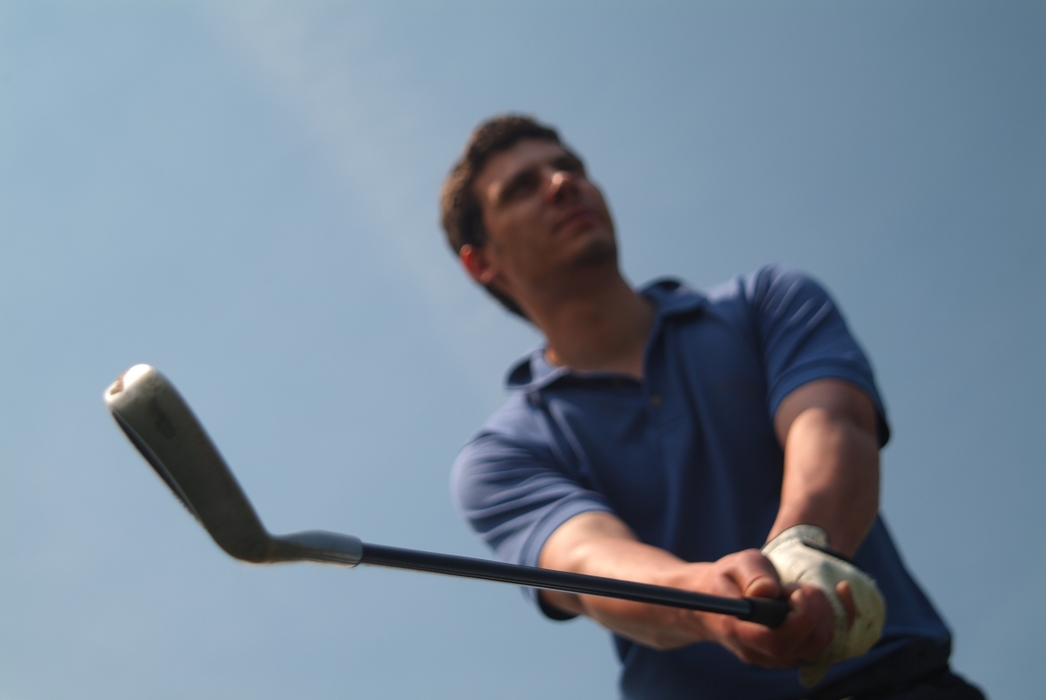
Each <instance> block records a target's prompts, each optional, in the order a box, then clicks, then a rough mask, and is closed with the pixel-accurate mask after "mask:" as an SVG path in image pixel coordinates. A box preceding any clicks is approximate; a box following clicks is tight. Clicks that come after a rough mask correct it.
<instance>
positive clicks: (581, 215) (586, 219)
mask: <svg viewBox="0 0 1046 700" xmlns="http://www.w3.org/2000/svg"><path fill="white" fill-rule="evenodd" d="M598 221H599V216H598V215H597V214H596V212H595V211H593V210H592V209H591V208H589V207H587V206H584V205H576V206H573V207H570V208H568V209H566V210H565V211H563V212H562V213H561V214H560V215H559V216H557V217H556V222H555V224H554V225H553V230H554V231H555V232H556V233H559V232H560V231H562V230H563V229H566V228H572V227H575V226H586V225H591V224H595V223H597V222H598Z"/></svg>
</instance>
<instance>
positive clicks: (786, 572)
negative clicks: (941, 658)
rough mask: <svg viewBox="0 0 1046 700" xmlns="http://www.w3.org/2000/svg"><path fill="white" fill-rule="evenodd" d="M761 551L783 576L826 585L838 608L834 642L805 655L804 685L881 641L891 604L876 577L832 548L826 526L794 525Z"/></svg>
mask: <svg viewBox="0 0 1046 700" xmlns="http://www.w3.org/2000/svg"><path fill="white" fill-rule="evenodd" d="M762 552H763V554H764V555H766V557H767V558H768V559H769V560H770V561H771V562H773V564H774V567H775V568H776V569H777V572H778V573H779V574H780V576H781V580H782V581H786V582H798V583H804V584H809V585H812V586H815V587H817V588H819V589H821V590H822V591H823V592H824V593H825V595H826V596H827V599H828V601H829V603H830V604H831V606H832V609H833V617H834V623H835V624H834V628H835V629H834V634H833V637H832V640H831V643H830V644H828V645H827V647H825V648H824V649H823V650H822V651H821V652H820V653H818V654H816V655H813V656H810V657H808V658H807V659H806V661H805V663H804V664H803V666H802V667H801V668H800V671H799V680H800V681H802V683H803V685H805V686H806V687H808V688H809V687H812V686H814V685H816V684H817V683H819V682H820V681H821V679H822V678H824V674H825V673H827V672H828V669H829V668H830V667H831V665H832V664H834V663H836V662H838V661H842V660H843V659H849V658H852V657H854V656H860V655H862V654H864V653H865V652H867V651H868V650H869V649H871V648H872V646H873V645H874V644H875V643H876V642H877V641H878V640H879V635H880V633H881V632H882V627H883V621H884V619H885V617H886V604H885V602H884V601H883V597H882V594H881V593H880V592H879V588H878V586H876V585H875V580H874V579H873V578H872V577H871V576H869V575H868V574H866V573H865V572H864V571H862V570H861V569H859V568H858V567H857V566H855V565H854V564H852V563H850V562H849V561H847V560H846V559H845V558H843V557H842V556H841V555H837V554H835V553H833V552H832V551H831V550H829V549H828V536H827V534H826V533H825V531H824V530H823V529H821V528H819V527H817V526H815V525H796V526H794V527H790V528H788V529H787V530H785V531H784V532H782V533H781V534H780V535H778V536H777V537H775V538H774V539H773V540H771V541H770V542H769V543H767V544H766V545H765V546H764V547H763V549H762Z"/></svg>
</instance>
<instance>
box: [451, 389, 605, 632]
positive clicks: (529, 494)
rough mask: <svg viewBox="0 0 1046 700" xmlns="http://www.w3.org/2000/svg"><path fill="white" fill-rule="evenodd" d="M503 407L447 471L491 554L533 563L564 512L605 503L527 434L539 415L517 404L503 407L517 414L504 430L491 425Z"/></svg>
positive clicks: (554, 614) (601, 507)
mask: <svg viewBox="0 0 1046 700" xmlns="http://www.w3.org/2000/svg"><path fill="white" fill-rule="evenodd" d="M520 403H523V404H525V403H526V402H525V401H520V402H517V406H518V404H520ZM507 408H509V407H506V409H507ZM506 409H503V410H502V411H501V412H499V413H498V414H495V416H494V417H493V418H492V419H491V421H490V422H489V423H488V425H487V426H485V427H484V428H483V429H481V430H480V431H479V432H478V433H477V434H476V435H475V436H474V437H473V438H472V439H471V440H470V441H469V442H468V443H467V444H466V445H465V447H463V448H462V450H461V453H460V454H459V455H458V458H457V460H456V461H455V463H454V468H453V470H452V472H451V495H452V497H453V500H454V504H455V506H456V507H457V509H458V511H459V512H460V513H461V514H462V516H463V517H464V518H465V519H466V520H467V521H468V522H469V524H470V525H471V526H472V529H473V530H475V531H476V533H477V534H478V535H479V536H480V537H481V538H482V539H483V540H484V541H486V543H487V544H488V545H490V546H491V548H493V549H494V551H495V552H496V553H497V555H498V558H500V559H501V560H503V561H507V562H510V563H513V564H522V565H524V566H537V565H538V559H539V558H540V556H541V549H542V547H544V545H545V542H546V541H547V540H548V538H549V537H550V536H551V535H552V533H553V532H555V531H556V529H558V528H559V527H560V526H561V525H562V524H563V523H565V522H566V521H567V520H570V519H571V518H573V517H574V516H576V515H580V514H581V513H586V512H590V511H603V512H613V511H612V509H611V508H610V506H609V504H607V502H606V499H605V498H604V497H603V496H602V495H601V494H599V493H597V492H595V491H591V490H589V489H586V488H584V487H583V486H582V485H581V484H579V483H578V482H577V481H576V480H575V479H573V478H571V476H570V475H569V474H568V473H567V470H566V469H564V468H563V466H562V464H560V463H559V462H560V460H557V458H556V455H555V450H554V448H553V447H552V446H551V445H549V443H548V442H547V441H543V440H541V439H540V435H535V434H534V433H535V432H540V426H539V425H538V424H539V422H540V418H539V417H535V416H533V415H526V416H521V415H520V410H518V407H517V410H513V411H511V413H513V414H515V417H516V418H517V419H519V420H517V421H515V422H514V423H512V426H511V431H509V430H499V426H498V424H499V423H503V422H504V418H505V416H504V414H505V413H506ZM523 412H524V413H525V411H523ZM528 594H529V595H530V597H531V598H532V599H533V600H534V601H535V602H538V603H539V604H540V600H539V599H538V597H537V592H536V591H534V590H533V589H528ZM541 609H542V611H543V612H544V613H545V614H546V615H548V616H549V617H551V618H553V619H569V618H571V617H574V616H573V615H568V614H565V613H563V612H561V611H558V610H555V609H551V608H547V607H546V606H544V605H541Z"/></svg>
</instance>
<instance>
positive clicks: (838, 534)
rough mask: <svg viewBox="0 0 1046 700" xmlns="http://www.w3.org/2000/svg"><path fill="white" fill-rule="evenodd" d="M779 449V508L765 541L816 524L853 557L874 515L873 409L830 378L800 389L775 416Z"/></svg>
mask: <svg viewBox="0 0 1046 700" xmlns="http://www.w3.org/2000/svg"><path fill="white" fill-rule="evenodd" d="M774 429H775V430H776V432H777V439H778V440H779V441H780V442H781V445H782V446H783V448H784V453H785V459H784V482H783V484H782V486H781V507H780V509H779V510H778V513H777V519H776V520H775V521H774V526H773V528H772V529H771V530H770V535H769V536H768V537H767V539H768V540H770V539H773V538H774V537H776V536H777V535H778V534H780V533H781V532H783V531H784V530H787V529H788V528H790V527H792V526H793V525H800V524H808V525H818V526H820V527H822V528H824V530H825V532H827V533H828V543H829V544H830V545H831V546H832V547H834V548H835V549H837V550H839V551H840V552H842V553H843V554H846V555H847V556H852V555H853V553H854V552H855V551H857V548H858V547H859V546H860V544H861V542H862V541H863V540H864V537H865V535H867V534H868V530H869V529H870V528H871V527H872V523H874V522H875V516H876V513H878V511H879V444H878V440H877V437H876V413H875V406H874V404H872V401H871V399H869V398H868V396H867V395H866V394H865V393H864V392H863V391H861V390H860V389H858V388H857V387H855V386H853V385H852V384H847V383H846V382H842V381H839V380H836V379H821V380H818V381H815V382H810V383H809V384H805V385H803V386H801V387H799V388H798V389H796V390H795V391H793V392H792V393H791V394H789V395H788V396H786V397H785V398H784V400H783V401H782V402H781V405H780V406H779V407H778V409H777V414H776V415H775V416H774Z"/></svg>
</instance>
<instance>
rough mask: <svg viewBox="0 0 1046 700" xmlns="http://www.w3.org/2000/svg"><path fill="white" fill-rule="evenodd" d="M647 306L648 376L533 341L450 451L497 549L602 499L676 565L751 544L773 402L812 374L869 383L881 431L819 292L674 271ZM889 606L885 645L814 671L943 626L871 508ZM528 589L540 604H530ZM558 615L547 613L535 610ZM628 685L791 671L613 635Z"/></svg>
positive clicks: (688, 688) (765, 685)
mask: <svg viewBox="0 0 1046 700" xmlns="http://www.w3.org/2000/svg"><path fill="white" fill-rule="evenodd" d="M641 292H642V294H644V295H645V296H646V297H647V298H648V299H649V300H650V301H651V302H653V304H654V306H655V308H656V314H655V319H654V324H653V328H652V329H651V332H650V337H649V338H648V341H647V345H646V350H645V354H644V364H643V380H642V381H641V382H640V381H636V380H634V379H632V378H630V377H626V376H622V375H618V374H612V373H605V372H584V373H583V372H575V371H572V370H570V369H569V368H566V367H557V366H553V365H551V364H549V362H548V361H547V360H546V359H545V352H544V348H543V347H539V348H537V349H535V350H534V351H533V352H532V353H530V354H529V355H528V356H527V357H525V358H524V359H522V360H521V361H520V362H519V363H518V364H516V365H515V366H514V367H513V368H512V369H511V371H510V372H509V375H508V388H509V389H510V390H511V392H512V395H511V398H510V399H509V401H508V403H506V404H505V406H503V407H502V408H501V409H500V410H498V411H497V412H496V413H495V414H494V415H493V416H491V418H490V419H489V420H488V421H487V422H486V424H485V425H484V426H483V427H482V428H481V429H480V430H479V431H478V432H477V433H476V434H475V435H474V436H473V437H472V438H471V439H470V440H469V442H468V443H467V444H466V445H465V447H464V448H463V449H462V451H461V454H460V455H459V457H458V459H457V461H456V462H455V465H454V469H453V473H452V491H453V494H454V498H455V502H456V504H457V506H458V508H459V509H460V510H461V512H462V513H463V514H464V516H465V517H466V519H467V520H468V521H469V522H470V524H471V525H472V527H473V528H474V529H475V530H476V531H477V532H478V533H479V535H480V536H481V537H483V539H484V540H486V541H487V543H488V544H490V545H491V546H492V547H493V548H494V549H495V550H496V552H497V553H498V555H499V556H500V557H501V558H502V559H504V560H506V561H510V562H515V563H520V564H526V565H529V566H536V565H537V562H538V557H539V556H540V553H541V549H542V547H543V546H544V544H545V541H546V540H547V539H548V537H549V536H550V535H551V534H552V533H553V532H554V531H555V530H556V529H557V528H558V527H559V526H560V525H562V524H563V523H564V522H566V521H567V520H569V519H570V518H572V517H574V516H575V515H578V514H580V513H584V512H588V511H606V512H610V513H613V514H615V515H617V516H618V517H619V518H621V519H622V520H623V521H624V522H626V523H627V524H628V525H629V526H630V527H631V528H632V529H633V530H634V531H635V533H636V534H637V535H638V536H639V538H640V539H641V540H642V541H643V542H645V543H647V544H651V545H654V546H657V547H660V548H662V549H665V550H668V551H670V552H672V553H674V554H675V555H677V556H679V557H680V558H682V559H684V560H686V561H714V560H716V559H719V558H720V557H723V556H725V555H727V554H730V553H733V552H737V551H740V550H742V549H749V548H758V547H760V546H762V545H763V543H764V542H765V541H766V536H767V534H768V533H769V531H770V527H771V525H772V524H773V522H774V519H775V517H776V515H777V510H778V507H779V504H780V493H781V482H782V474H783V460H784V455H783V452H782V450H781V446H780V445H779V444H778V441H777V437H776V435H775V433H774V428H773V416H774V413H775V411H776V410H777V407H778V406H779V405H780V403H781V401H782V399H784V397H785V396H787V395H788V394H789V393H791V392H792V391H794V390H795V389H797V388H798V387H800V386H802V385H803V384H806V383H807V382H810V381H813V380H816V379H825V378H832V379H840V380H843V381H846V382H849V383H850V384H853V385H854V386H857V387H859V388H860V389H861V390H863V391H864V392H865V393H866V394H867V395H868V396H869V397H870V398H871V399H872V401H873V402H874V403H875V406H876V408H877V411H878V415H879V439H880V443H881V444H885V442H886V440H887V439H888V438H889V428H888V426H887V422H886V418H885V411H884V409H883V405H882V402H881V400H880V398H879V392H878V390H877V389H876V386H875V381H874V378H873V375H872V371H871V368H870V366H869V363H868V360H867V359H866V357H865V355H864V353H863V352H862V351H861V349H860V347H859V346H858V345H857V343H856V341H855V340H854V339H853V337H852V336H851V335H850V333H849V332H848V330H847V328H846V324H845V321H844V320H843V318H842V316H841V315H840V313H839V310H838V309H837V307H836V305H835V304H834V303H833V301H832V299H831V298H830V297H829V296H828V294H827V293H826V292H825V291H824V290H823V289H822V288H821V287H820V286H819V285H818V284H817V283H815V282H814V281H812V280H811V279H809V278H808V277H805V276H804V275H802V274H800V273H798V272H796V271H794V270H790V269H787V268H783V267H778V266H770V267H765V268H763V269H760V270H758V271H756V272H754V273H752V274H749V275H746V276H743V277H738V278H736V279H734V280H731V281H730V282H727V283H726V284H723V285H721V286H719V287H716V288H714V289H712V290H710V291H708V292H706V293H699V292H696V291H693V290H691V289H689V288H687V287H686V286H684V285H682V284H680V283H679V282H675V281H660V282H655V283H653V284H651V285H649V286H647V287H645V288H644V289H642V290H641ZM855 559H856V561H857V562H858V564H859V565H860V566H861V567H862V568H864V569H865V570H866V571H868V572H869V573H870V574H871V575H872V576H874V577H875V579H876V581H877V582H878V583H879V586H880V588H881V589H882V591H883V594H884V596H885V598H886V602H887V620H886V624H885V626H884V629H883V637H882V640H881V641H880V643H879V645H877V647H876V648H875V649H873V650H872V652H870V653H869V654H867V655H865V656H863V657H861V658H860V659H854V660H851V661H848V662H845V663H842V664H838V665H836V666H835V667H833V669H832V671H831V672H830V673H829V675H828V677H827V678H826V679H825V683H831V682H833V681H834V680H836V679H838V678H840V677H842V676H844V675H846V674H848V673H852V672H853V670H855V669H856V668H859V667H861V666H862V665H865V664H867V663H870V662H871V661H874V660H875V659H877V658H880V657H882V656H884V655H885V654H887V653H889V652H891V651H894V650H896V649H898V648H899V647H900V646H902V645H904V644H905V643H906V642H908V641H910V640H912V639H916V638H920V637H922V638H927V637H928V638H932V639H935V640H939V641H940V642H942V643H947V642H948V640H949V633H948V630H947V628H946V627H945V626H944V624H943V622H942V621H941V619H940V618H939V616H938V615H937V613H936V612H935V611H934V609H933V607H932V605H931V604H930V602H929V601H928V600H927V598H926V597H925V596H924V595H923V593H922V592H921V591H920V590H919V587H918V586H917V585H916V584H915V582H914V581H913V580H912V578H911V577H910V576H909V575H908V573H907V571H906V570H905V568H904V565H903V564H902V562H901V560H900V558H899V556H898V554H897V551H896V549H895V547H894V546H893V543H892V541H891V539H890V536H889V534H888V533H887V530H886V527H885V525H884V524H883V522H882V520H881V519H878V520H877V521H876V523H875V524H874V525H873V527H872V530H871V532H870V533H869V535H868V537H867V538H866V539H865V541H864V543H863V544H862V545H861V548H860V549H859V550H858V552H857V553H856V555H855ZM536 599H537V598H536V596H535V600H536ZM544 612H545V613H546V614H547V615H549V616H550V617H553V618H558V619H565V617H567V616H565V615H563V614H562V613H560V612H559V611H556V610H552V609H545V610H544ZM615 642H616V646H617V651H618V655H619V657H620V659H621V661H622V664H623V670H622V676H621V688H622V692H623V694H624V696H625V697H629V698H658V699H659V700H670V699H672V698H738V697H744V698H801V697H803V696H804V695H806V694H807V693H808V691H805V690H804V689H803V688H802V686H800V685H799V683H798V679H797V674H796V672H795V671H794V670H784V671H767V670H764V669H761V668H758V667H755V666H749V665H747V664H744V663H743V662H741V661H739V660H738V659H736V657H734V656H733V655H732V654H731V653H730V652H728V651H726V650H725V649H723V648H722V647H720V646H719V645H717V644H714V643H701V644H693V645H690V646H687V647H684V648H682V649H677V650H673V651H668V652H659V651H655V650H652V649H649V648H647V647H644V646H642V645H640V644H636V643H634V642H631V641H629V640H627V639H624V638H622V637H615Z"/></svg>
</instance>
